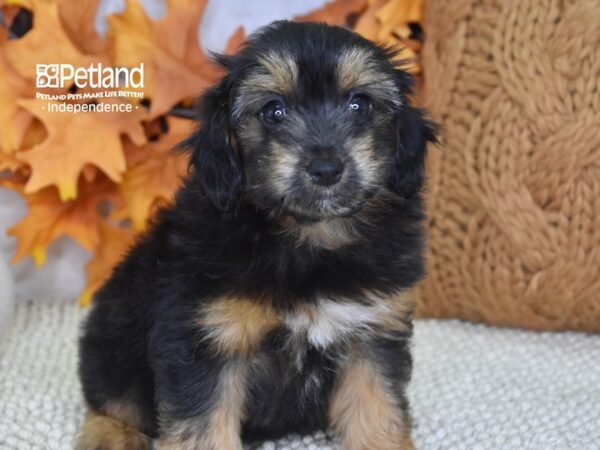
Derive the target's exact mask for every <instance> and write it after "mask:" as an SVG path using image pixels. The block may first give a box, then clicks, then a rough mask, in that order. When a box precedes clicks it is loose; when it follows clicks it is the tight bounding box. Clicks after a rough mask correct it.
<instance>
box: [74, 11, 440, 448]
mask: <svg viewBox="0 0 600 450" xmlns="http://www.w3.org/2000/svg"><path fill="white" fill-rule="evenodd" d="M349 46H361V47H365V48H369V49H373V52H374V55H375V56H374V57H375V58H376V59H377V61H378V63H379V64H381V70H383V71H390V73H392V74H394V76H395V77H397V78H396V79H397V80H398V86H399V89H400V93H401V94H400V95H401V96H402V97H403V99H404V103H403V105H404V106H403V107H402V108H400V109H391V110H390V111H391V112H390V117H391V119H390V120H389V121H388V122H389V126H386V130H387V131H386V130H383V131H381V133H380V134H379V135H377V136H376V139H377V142H378V143H379V144H380V145H381V147H382V148H387V147H390V148H391V150H390V154H389V155H387V154H386V156H385V158H389V159H390V167H391V169H390V170H389V172H388V171H387V170H386V171H383V172H382V173H381V177H380V181H379V186H380V188H381V192H379V191H378V192H377V193H373V194H372V195H371V196H370V197H368V198H367V197H365V198H366V199H367V200H366V201H367V205H365V208H367V207H368V201H369V200H370V199H375V198H376V199H378V201H379V202H380V205H379V206H378V207H377V209H376V210H375V211H376V214H371V215H369V216H368V217H369V220H368V221H358V222H357V224H356V230H357V234H358V236H359V237H360V238H359V239H357V240H356V241H355V242H351V243H349V244H348V245H345V246H342V247H340V248H337V249H328V248H320V247H318V246H314V245H310V243H298V241H297V239H296V237H294V235H293V234H289V233H285V232H282V227H283V225H282V219H284V218H286V217H287V216H289V215H290V214H289V212H288V211H286V210H285V208H284V207H283V206H282V205H281V204H279V203H276V202H275V203H269V202H268V201H266V200H265V202H264V203H257V202H259V200H255V199H256V198H257V197H256V196H254V195H253V196H250V195H248V194H247V188H246V185H245V179H246V176H247V175H246V174H247V172H245V171H247V170H249V169H248V167H247V166H246V164H251V163H248V160H249V159H250V157H249V156H247V153H245V152H246V151H247V149H246V148H245V147H244V145H245V143H244V142H241V141H240V139H239V136H238V134H237V131H236V130H237V128H236V127H237V126H238V125H239V121H240V120H241V119H239V118H233V117H232V115H231V113H232V108H233V102H234V101H235V98H236V95H237V91H236V89H237V86H238V83H239V81H240V80H241V79H243V78H244V77H245V76H246V75H247V74H248V73H249V72H250V71H252V70H253V68H254V67H255V66H256V55H257V54H259V53H260V52H262V51H263V50H264V49H268V48H278V49H283V51H285V52H287V53H288V54H290V55H292V56H293V58H295V59H296V60H298V61H301V63H300V68H301V70H300V74H301V79H302V81H303V84H301V85H300V86H299V87H298V91H297V92H295V93H294V95H296V96H298V99H307V100H306V101H309V100H308V99H310V101H312V102H315V103H318V102H319V101H320V99H321V97H322V95H324V94H323V91H326V92H333V91H334V90H335V89H334V87H333V86H332V84H333V83H334V80H332V79H331V76H330V74H331V70H329V69H330V68H331V67H332V66H334V65H335V61H336V60H337V58H338V56H339V53H340V50H341V49H343V48H347V47H349ZM389 56H390V54H389V52H386V51H385V50H383V49H379V48H377V47H374V46H373V45H372V44H371V43H369V42H368V41H365V40H364V39H362V38H360V37H358V36H357V35H355V34H353V33H350V32H348V31H346V30H343V29H340V28H333V27H327V26H324V25H315V24H304V25H298V24H290V23H287V22H284V23H278V24H275V25H273V26H271V27H270V28H267V29H266V30H264V31H263V32H261V33H260V34H258V35H256V36H255V37H254V38H252V40H251V41H250V43H249V44H248V46H247V47H246V48H245V49H244V50H242V52H241V53H240V54H239V55H237V56H235V57H229V58H223V59H222V64H224V65H226V66H227V69H228V70H229V73H228V75H226V77H225V78H224V79H223V80H222V81H221V83H220V84H218V85H217V86H216V87H215V88H213V89H211V90H210V91H208V92H207V93H206V94H205V95H204V97H203V99H202V102H201V105H202V106H201V110H200V121H201V128H200V129H199V131H198V132H197V133H195V134H194V135H193V136H191V137H190V138H189V140H188V141H186V142H185V143H184V146H185V147H188V148H191V149H192V155H191V163H192V170H191V172H190V175H189V177H188V178H187V179H186V180H185V183H184V185H183V187H182V188H181V189H180V190H179V192H178V193H177V195H176V199H175V202H174V205H173V206H172V207H170V208H167V209H165V210H163V211H161V212H160V213H159V215H158V217H157V218H156V220H155V222H154V223H153V224H152V226H151V228H150V230H149V231H148V233H146V234H145V235H144V236H143V237H141V238H140V240H139V242H138V243H137V245H135V247H134V248H132V249H131V251H130V252H129V254H128V255H127V257H126V258H125V259H124V260H123V262H122V263H121V264H119V265H118V266H117V268H116V269H115V270H114V273H113V275H112V277H111V278H110V280H109V281H108V282H107V283H106V284H105V285H104V286H103V287H102V288H101V290H100V291H99V292H98V293H97V295H96V296H95V300H94V307H93V310H92V311H91V314H90V317H89V320H88V321H87V323H86V325H85V329H84V334H83V336H82V338H81V343H80V358H81V362H80V376H81V381H82V385H83V390H84V395H85V398H86V401H87V403H88V404H89V406H90V408H92V409H93V410H97V411H102V408H103V405H105V404H106V403H107V402H109V401H111V400H118V399H122V398H128V399H130V400H131V401H132V402H133V403H134V404H135V405H137V406H138V408H139V409H140V411H141V412H142V417H143V418H144V426H143V429H142V431H143V432H145V433H147V434H149V435H152V436H157V435H158V434H159V433H160V430H159V426H158V423H159V421H158V416H159V414H160V420H161V421H162V422H163V423H167V424H168V423H171V422H176V421H177V420H182V419H185V418H189V417H195V416H200V415H202V414H204V413H206V412H207V411H209V410H210V408H211V407H212V405H213V403H214V401H215V400H214V392H215V390H216V386H217V383H218V380H219V377H220V373H221V370H222V369H223V367H224V365H225V364H226V363H227V359H226V358H225V357H223V356H222V355H219V354H216V353H215V352H214V351H212V350H211V348H210V347H209V346H208V345H205V344H203V343H202V342H203V341H202V337H203V333H204V331H203V330H202V329H199V328H198V326H195V325H193V324H192V318H194V317H195V316H196V315H197V311H198V308H199V306H200V305H202V304H203V303H207V302H211V301H215V300H214V299H218V298H221V297H224V296H239V297H244V298H252V299H254V300H255V301H256V302H268V303H269V304H271V305H272V306H273V307H274V308H276V309H277V310H278V311H293V310H294V308H295V307H296V306H298V305H300V304H304V303H307V304H310V303H313V302H315V301H316V299H317V298H318V296H319V295H323V294H326V295H328V296H329V297H331V298H350V299H355V301H356V302H362V301H363V297H362V293H363V292H364V291H365V290H377V291H378V292H381V293H383V294H386V293H389V294H391V293H393V292H397V291H398V290H401V289H407V288H410V287H412V286H414V285H415V283H416V282H417V281H419V280H420V279H421V278H422V277H423V275H424V264H423V257H422V251H423V246H424V236H423V229H422V220H423V205H422V199H421V195H420V194H419V191H420V189H421V187H422V184H423V180H424V158H425V149H426V143H427V141H432V140H433V139H434V129H433V126H432V125H431V123H430V122H428V121H426V120H425V119H424V118H423V112H422V111H421V110H419V109H416V108H413V107H411V106H410V105H409V104H408V101H407V100H406V98H407V96H408V95H410V82H409V77H408V75H406V74H405V73H404V72H401V71H400V70H399V69H397V68H394V66H393V65H392V64H391V63H390V62H389ZM328 68H329V69H328ZM328 95H329V94H328ZM298 101H299V100H298ZM382 107H383V106H382ZM315 111H316V110H315V109H311V108H310V107H308V106H307V107H306V114H308V115H310V114H315ZM353 120H354V119H353ZM364 120H367V121H366V122H364V121H363V122H364V123H363V122H361V123H358V122H357V123H355V124H354V127H353V128H352V129H351V132H352V133H359V132H362V131H361V130H363V131H364V130H370V129H371V128H372V124H371V123H370V122H368V119H364ZM386 123H387V122H386ZM342 130H345V131H347V130H348V129H347V128H342ZM334 144H335V142H334ZM248 152H249V150H248ZM382 157H383V156H382ZM359 178H360V177H358V178H357V179H359ZM356 183H358V181H356ZM263 189H265V190H268V187H267V186H266V185H264V186H263ZM298 189H300V188H298ZM384 190H385V193H383V191H384ZM267 194H269V193H268V192H267V193H265V196H264V198H265V199H268V198H269V195H267ZM258 198H262V197H258ZM355 214H357V215H358V214H361V212H360V211H357V212H355ZM315 220H327V218H323V219H315V218H314V217H311V220H310V221H311V223H312V222H314V221H315ZM299 223H300V224H301V221H299ZM409 321H410V318H407V323H408V322H409ZM289 333H290V331H289V330H288V329H287V328H286V327H284V326H281V327H279V328H278V329H276V330H273V331H272V332H271V333H270V334H269V335H268V336H267V337H266V338H265V339H264V340H263V341H262V342H261V344H260V349H259V352H260V353H261V354H262V355H265V362H264V364H260V365H259V366H256V367H255V368H254V369H253V370H254V371H253V373H252V382H251V383H250V384H249V386H248V389H247V400H246V403H245V406H246V409H247V417H248V418H247V420H246V422H245V423H244V424H243V436H244V439H245V440H248V441H250V440H255V439H263V438H265V437H277V436H281V435H284V434H286V433H289V432H310V431H313V430H315V429H322V428H325V427H327V426H328V420H327V414H326V413H327V406H328V403H329V396H330V394H331V390H332V386H333V385H334V381H335V377H336V371H337V370H338V367H339V364H340V360H343V357H344V355H345V354H346V352H347V351H348V345H349V344H348V343H339V344H336V345H334V346H332V347H330V348H328V349H327V350H326V351H325V350H319V349H317V348H315V347H313V346H310V345H308V346H304V347H298V348H292V349H290V347H289V345H288V344H289V339H287V338H286V336H288V334H289ZM409 337H410V336H409V333H404V334H403V333H400V334H398V335H395V336H385V337H383V336H382V337H381V338H379V339H376V340H374V341H372V342H370V343H369V345H370V348H371V353H372V355H373V358H374V360H375V361H376V362H377V363H378V364H380V366H381V368H382V371H383V372H384V373H385V375H386V376H387V377H389V379H390V380H394V385H395V386H396V387H397V391H398V396H399V398H400V399H401V401H402V402H404V403H405V398H404V394H403V390H404V386H405V384H406V382H407V381H408V379H409V377H410V366H411V359H410V352H409V349H408V340H409ZM296 352H305V354H304V359H303V361H304V363H303V365H302V366H301V367H297V366H296V365H294V363H293V361H294V359H295V357H296V356H297V353H296ZM310 377H314V378H312V379H316V380H318V383H317V384H314V386H313V388H311V389H309V388H307V386H309V383H308V381H307V380H309V379H310Z"/></svg>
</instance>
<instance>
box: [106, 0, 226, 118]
mask: <svg viewBox="0 0 600 450" xmlns="http://www.w3.org/2000/svg"><path fill="white" fill-rule="evenodd" d="M205 4H206V1H197V0H169V1H167V13H166V15H165V16H164V17H163V18H161V19H160V20H158V21H154V20H152V19H150V18H149V17H147V16H146V14H145V13H144V11H143V9H142V7H141V5H140V4H139V3H138V2H135V1H131V0H129V1H128V2H127V9H126V10H125V11H124V12H123V14H119V15H115V16H112V17H110V18H109V19H108V20H109V34H110V35H111V37H112V39H113V42H114V54H115V64H116V65H119V66H126V67H132V66H137V65H139V64H140V63H144V78H145V80H144V89H143V90H144V92H145V95H146V97H148V98H149V99H150V100H151V106H150V117H151V118H155V117H157V116H159V115H161V114H164V113H166V112H168V111H169V109H171V107H173V106H174V105H176V104H177V103H179V102H181V101H182V100H183V99H186V98H193V97H196V96H197V95H199V94H200V93H201V92H202V91H203V90H204V89H205V88H207V87H208V86H210V85H211V84H212V83H213V82H215V81H216V80H217V79H218V77H219V76H220V73H221V72H220V71H219V70H218V68H217V67H216V65H212V64H209V63H208V58H207V56H206V55H205V54H204V53H203V52H202V50H201V49H200V46H199V43H198V37H197V30H198V24H199V23H200V17H201V14H202V13H203V11H204V7H205Z"/></svg>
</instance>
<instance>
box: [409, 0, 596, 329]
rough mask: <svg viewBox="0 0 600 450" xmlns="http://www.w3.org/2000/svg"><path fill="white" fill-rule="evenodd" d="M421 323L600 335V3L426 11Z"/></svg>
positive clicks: (460, 3) (473, 5) (490, 3)
mask: <svg viewBox="0 0 600 450" xmlns="http://www.w3.org/2000/svg"><path fill="white" fill-rule="evenodd" d="M426 5H427V10H426V23H425V29H426V30H427V36H426V44H425V47H424V52H423V62H424V73H425V76H426V80H425V98H426V104H427V107H428V108H429V109H430V111H431V112H432V115H433V116H434V118H435V119H437V120H438V121H439V122H440V123H441V124H442V129H443V135H444V137H443V145H442V147H441V149H440V150H436V149H432V150H431V152H430V160H429V167H428V169H429V174H430V180H429V194H428V205H429V217H430V224H429V229H430V230H429V236H430V240H429V245H430V250H429V262H428V264H429V277H428V279H427V281H426V283H425V284H424V286H423V290H422V303H421V305H420V306H421V309H420V312H421V315H425V316H434V317H462V318H466V319H469V320H474V321H484V322H487V323H493V324H502V325H516V326H522V327H527V328H532V329H581V330H588V331H600V297H599V295H600V25H599V24H600V2H598V1H597V0H562V1H559V0H431V1H427V2H426Z"/></svg>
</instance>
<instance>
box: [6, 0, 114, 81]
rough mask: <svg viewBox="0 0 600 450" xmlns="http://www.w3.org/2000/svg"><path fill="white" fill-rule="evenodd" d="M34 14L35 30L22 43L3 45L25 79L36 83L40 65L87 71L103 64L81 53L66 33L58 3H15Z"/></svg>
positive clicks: (13, 41)
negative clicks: (73, 67)
mask: <svg viewBox="0 0 600 450" xmlns="http://www.w3.org/2000/svg"><path fill="white" fill-rule="evenodd" d="M11 4H14V5H22V6H24V7H27V8H28V9H30V10H31V11H32V12H33V28H32V29H31V30H29V31H28V32H27V33H26V34H25V35H24V36H23V37H21V38H19V39H11V40H9V41H7V42H5V43H4V45H2V50H3V51H4V53H5V55H6V59H7V60H8V61H9V62H10V63H11V65H12V66H13V67H14V68H15V69H16V70H17V71H18V72H19V73H20V74H21V75H23V76H24V77H26V78H29V79H35V77H36V65H37V64H72V65H73V66H75V67H87V66H89V65H90V64H92V63H98V62H105V63H107V62H108V61H107V60H103V61H101V60H100V59H99V57H98V56H93V57H92V56H89V55H85V54H84V53H82V52H81V51H80V50H79V49H78V48H77V46H75V44H73V42H71V39H69V36H68V35H67V33H66V32H65V30H64V28H63V26H62V23H61V19H60V16H59V10H58V3H57V2H55V1H47V0H12V1H11Z"/></svg>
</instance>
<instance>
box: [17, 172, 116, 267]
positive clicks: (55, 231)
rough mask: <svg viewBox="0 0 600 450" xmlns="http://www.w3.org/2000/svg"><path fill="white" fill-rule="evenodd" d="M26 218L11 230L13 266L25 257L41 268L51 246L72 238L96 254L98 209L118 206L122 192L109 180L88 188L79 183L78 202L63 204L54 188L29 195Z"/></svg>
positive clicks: (99, 218) (76, 200) (98, 182)
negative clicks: (61, 238) (14, 246)
mask: <svg viewBox="0 0 600 450" xmlns="http://www.w3.org/2000/svg"><path fill="white" fill-rule="evenodd" d="M25 199H26V200H27V204H28V206H29V212H28V214H27V216H26V217H25V218H24V219H23V220H21V221H20V222H19V223H17V224H16V225H15V226H13V227H12V228H10V229H9V230H8V234H9V235H10V236H14V237H16V238H17V252H16V254H15V256H14V257H13V262H16V261H19V260H20V259H21V258H23V257H24V256H26V255H31V256H32V257H33V258H34V261H35V263H36V265H37V266H38V267H39V266H41V265H43V264H44V262H45V260H46V250H47V248H48V246H49V245H50V244H51V243H52V242H53V241H54V240H55V239H56V238H58V237H59V236H62V235H65V234H66V235H69V236H71V237H72V238H73V239H75V240H76V241H77V242H78V243H79V244H80V245H81V246H82V247H84V248H86V249H87V250H90V251H92V250H94V248H95V247H96V246H97V245H98V243H99V241H100V235H99V229H98V227H99V222H100V221H101V216H100V214H99V213H98V209H99V207H100V206H101V204H102V203H104V202H111V203H113V204H119V202H120V196H119V191H118V189H117V187H116V185H115V184H114V183H112V182H111V181H110V180H108V179H106V178H102V179H101V180H99V181H97V182H95V183H93V184H87V183H85V182H83V181H82V182H80V193H79V196H78V197H77V199H75V200H72V201H68V202H63V201H62V200H61V199H60V197H59V195H58V191H57V189H56V188H55V187H48V188H45V189H42V190H41V191H39V192H36V193H35V194H30V195H26V197H25Z"/></svg>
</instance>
